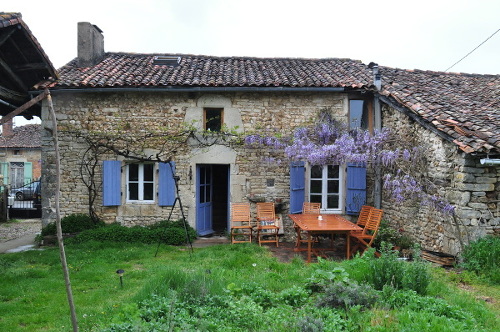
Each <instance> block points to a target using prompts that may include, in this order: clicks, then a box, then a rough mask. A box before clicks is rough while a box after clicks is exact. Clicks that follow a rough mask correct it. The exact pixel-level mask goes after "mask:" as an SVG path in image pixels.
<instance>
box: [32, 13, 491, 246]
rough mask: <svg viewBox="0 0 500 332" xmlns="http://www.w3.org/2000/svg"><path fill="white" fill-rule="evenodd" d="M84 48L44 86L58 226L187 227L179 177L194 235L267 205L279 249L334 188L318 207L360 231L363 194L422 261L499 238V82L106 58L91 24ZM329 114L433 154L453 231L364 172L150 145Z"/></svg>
mask: <svg viewBox="0 0 500 332" xmlns="http://www.w3.org/2000/svg"><path fill="white" fill-rule="evenodd" d="M78 37H79V42H78V44H79V49H78V57H77V58H76V59H74V60H72V61H70V62H69V63H68V64H67V65H65V66H63V67H62V68H60V69H59V71H58V74H59V76H60V79H59V80H54V81H49V82H46V83H45V84H44V85H41V86H42V87H48V88H49V89H50V92H51V95H52V99H53V107H54V110H55V112H56V114H57V124H58V131H59V144H60V150H61V169H62V171H61V181H62V182H61V204H60V205H61V208H62V214H63V215H67V214H71V213H88V211H89V206H93V209H94V211H95V213H96V214H97V215H98V216H99V217H100V218H102V219H104V220H105V221H107V222H119V223H122V224H124V225H137V224H150V223H154V222H157V221H159V220H162V219H166V218H167V216H168V215H169V213H170V212H171V211H174V216H175V217H179V216H180V210H179V207H178V206H175V207H174V209H173V210H172V205H173V204H174V203H175V197H176V190H175V181H174V180H173V178H172V169H171V168H170V165H175V174H176V175H177V176H178V177H179V180H178V184H179V194H180V195H179V196H180V197H181V200H182V205H183V207H184V209H185V211H186V214H187V220H188V222H189V224H190V225H191V226H193V227H194V228H195V229H196V230H197V231H198V233H199V234H200V235H210V234H213V233H221V232H224V231H225V230H226V229H227V228H228V214H229V209H230V203H231V202H247V201H249V200H250V201H255V200H257V199H265V200H267V201H275V202H279V203H280V207H281V208H282V211H281V212H282V213H281V217H282V223H283V227H282V228H283V229H282V230H283V233H284V236H285V237H292V236H293V228H292V225H291V221H290V220H289V218H288V217H287V214H288V213H290V212H297V211H296V210H297V209H298V207H299V206H301V202H302V201H303V200H308V199H309V197H310V195H311V190H310V183H311V181H312V180H311V179H312V178H314V180H315V181H321V182H322V183H327V182H328V181H330V183H334V185H332V186H330V187H328V189H327V190H326V191H325V192H324V193H323V194H322V197H321V199H322V202H323V203H324V204H323V205H322V207H323V210H324V212H325V213H339V214H346V213H347V214H353V216H352V217H353V218H356V216H355V214H356V207H354V208H353V207H352V206H353V204H352V202H350V200H352V197H353V192H355V191H356V190H357V191H359V190H361V191H365V192H366V200H367V202H368V203H369V204H373V205H377V206H380V207H381V208H383V209H384V211H385V214H384V219H387V220H388V221H390V222H391V223H392V224H393V225H394V226H395V227H399V228H403V229H404V230H405V231H407V232H408V233H409V234H411V236H412V237H413V238H414V239H415V240H416V241H417V242H419V243H420V244H422V246H423V248H424V249H428V250H433V251H440V252H446V253H451V254H456V253H458V252H459V251H460V250H461V247H460V245H461V242H464V241H465V242H467V241H469V240H470V239H474V238H476V237H479V236H484V235H485V234H492V233H495V232H498V229H499V228H498V225H499V223H500V210H499V208H498V206H499V203H500V194H499V189H500V165H499V164H500V159H498V158H499V157H500V109H499V106H500V100H499V98H498V96H499V95H500V77H499V76H495V75H472V74H453V73H440V72H429V71H417V70H414V71H410V70H402V69H393V68H387V67H382V66H381V67H379V66H378V65H374V64H370V65H365V64H363V63H361V62H359V61H355V60H350V59H335V58H331V59H296V58H250V57H214V56H201V55H187V54H135V53H111V52H105V51H104V38H103V35H102V31H100V29H99V28H98V27H96V26H94V25H92V24H90V23H79V33H78ZM49 106H50V105H49V104H48V103H47V102H46V101H44V102H43V105H42V123H43V126H44V127H45V129H46V130H43V133H42V160H43V165H44V175H43V177H42V184H43V186H42V188H43V193H42V194H43V195H42V196H43V202H42V205H43V222H44V223H48V222H50V221H53V219H54V207H53V196H54V184H53V179H54V167H53V165H54V158H55V155H54V149H53V144H52V128H51V124H50V123H51V122H50V117H49ZM322 109H328V110H329V112H331V114H332V115H333V116H334V117H335V118H337V119H339V120H343V121H345V122H348V123H351V124H352V125H356V126H362V127H365V128H368V129H373V128H382V127H389V128H392V129H393V130H396V131H397V132H399V133H400V135H401V139H402V140H404V139H405V138H408V139H409V138H412V139H416V140H417V141H418V142H419V143H420V144H422V145H424V146H426V150H427V151H428V154H429V155H428V161H429V163H430V164H429V167H430V169H431V172H430V174H431V175H430V176H431V177H432V178H433V180H434V182H435V183H437V184H438V185H439V186H440V193H441V194H442V195H443V196H445V197H446V198H447V199H448V200H449V201H450V202H451V203H453V204H454V205H455V206H456V211H457V218H456V220H450V219H449V218H446V217H442V216H440V215H439V214H437V213H436V212H435V211H432V210H430V209H429V208H428V207H426V206H414V205H402V206H401V205H395V204H394V203H393V202H391V201H389V200H387V199H386V198H384V195H383V194H382V193H383V189H382V188H381V187H380V186H379V185H377V184H374V183H371V182H370V181H368V182H367V181H366V174H365V173H364V172H363V169H357V168H355V167H349V166H346V165H325V166H323V167H321V168H320V169H319V172H318V169H317V168H313V167H310V166H308V165H303V164H300V163H295V164H292V165H289V164H285V163H279V162H272V161H271V160H270V161H268V162H265V161H262V159H261V156H259V155H258V154H257V153H256V151H254V150H251V149H247V148H245V147H244V146H243V145H238V144H226V143H225V142H223V141H218V140H215V138H213V137H212V136H210V135H208V136H204V137H190V138H189V139H188V140H186V142H187V143H186V144H183V145H182V146H181V145H179V146H178V147H177V148H176V149H173V148H172V149H170V150H169V151H170V154H168V153H166V149H167V148H166V147H164V146H163V145H162V144H163V143H162V142H163V141H162V140H161V139H160V138H158V137H155V136H154V133H157V132H162V131H163V132H168V133H175V132H176V131H177V132H180V131H181V128H184V127H183V124H185V123H188V124H190V126H192V128H195V129H200V130H207V131H213V132H214V133H216V132H218V131H219V130H220V129H221V128H222V127H226V128H234V131H235V132H237V133H238V132H239V133H253V132H264V131H275V132H281V133H290V132H291V131H292V130H293V128H296V127H298V126H301V125H304V124H307V123H309V122H310V121H311V119H314V118H315V117H316V116H317V114H318V112H319V111H320V110H322ZM356 119H362V121H358V120H356ZM354 122H359V123H357V124H353V123H354ZM169 135H170V134H169ZM146 138H148V139H151V138H153V141H154V142H155V143H154V144H149V143H146ZM174 138H176V137H174V135H172V140H173V139H174ZM211 140H213V141H211ZM195 141H198V143H199V142H200V141H203V142H204V143H207V142H209V143H210V142H212V143H213V144H201V145H200V144H196V142H195ZM141 144H142V145H141ZM138 147H139V151H136V152H135V154H134V155H132V154H131V153H128V152H130V151H131V150H133V149H138ZM138 155H140V156H139V157H138ZM160 155H162V156H168V159H167V157H165V158H163V159H162V158H159V157H158V156H160ZM141 156H142V157H141ZM168 161H171V164H169V163H167V162H168ZM366 183H368V186H366ZM297 189H298V190H297Z"/></svg>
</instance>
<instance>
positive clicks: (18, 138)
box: [0, 121, 42, 188]
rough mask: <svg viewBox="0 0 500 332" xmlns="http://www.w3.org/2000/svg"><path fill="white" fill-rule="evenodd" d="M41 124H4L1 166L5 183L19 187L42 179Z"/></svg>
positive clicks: (1, 143) (0, 156) (0, 146)
mask: <svg viewBox="0 0 500 332" xmlns="http://www.w3.org/2000/svg"><path fill="white" fill-rule="evenodd" d="M40 128H41V127H40V125H39V124H29V125H26V126H19V127H13V124H12V121H9V122H7V123H4V124H3V126H2V136H1V138H2V139H1V140H0V158H1V159H0V160H2V161H1V162H0V166H1V173H0V174H2V175H3V182H4V184H5V185H10V186H11V188H18V187H21V186H23V185H25V184H27V183H30V182H32V181H35V180H38V179H40V177H41V175H42V160H41V158H42V145H41V139H40V133H41V130H40Z"/></svg>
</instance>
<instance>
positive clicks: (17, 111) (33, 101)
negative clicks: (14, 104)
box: [0, 89, 49, 124]
mask: <svg viewBox="0 0 500 332" xmlns="http://www.w3.org/2000/svg"><path fill="white" fill-rule="evenodd" d="M47 95H49V90H47V89H46V90H44V91H43V92H42V93H40V94H39V95H38V96H36V97H35V98H33V99H31V100H30V101H28V102H27V103H25V104H23V105H21V106H19V107H18V108H16V109H15V110H13V111H12V112H10V113H9V114H7V115H5V116H3V117H2V118H1V119H0V124H4V123H5V122H7V121H9V120H11V119H12V118H14V117H15V116H17V115H19V114H21V113H22V112H23V111H25V110H27V109H28V108H30V107H31V106H33V105H35V104H36V103H38V102H39V101H41V100H42V99H44V98H45V97H47Z"/></svg>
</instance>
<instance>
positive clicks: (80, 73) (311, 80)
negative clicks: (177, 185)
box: [50, 53, 500, 153]
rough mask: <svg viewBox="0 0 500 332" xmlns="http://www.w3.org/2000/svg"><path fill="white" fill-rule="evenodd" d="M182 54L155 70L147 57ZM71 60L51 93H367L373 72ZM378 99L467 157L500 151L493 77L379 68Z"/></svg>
mask: <svg viewBox="0 0 500 332" xmlns="http://www.w3.org/2000/svg"><path fill="white" fill-rule="evenodd" d="M157 55H162V56H175V57H181V61H180V63H179V65H175V66H169V65H157V64H154V63H153V60H154V57H155V56H157ZM76 63H77V62H76V59H74V60H73V61H71V62H70V63H68V64H67V65H66V66H64V67H62V68H60V70H59V74H60V80H59V81H57V82H54V83H51V85H50V86H51V88H52V89H67V88H76V89H78V88H114V87H117V88H120V87H188V88H189V87H297V88H307V87H314V88H323V87H339V88H365V89H373V84H372V82H373V81H372V73H371V71H370V69H369V68H368V67H367V66H365V65H364V64H362V63H361V62H360V61H355V60H350V59H336V58H331V59H300V58H252V57H213V56H203V55H186V54H135V53H106V55H105V57H104V59H103V60H102V61H101V62H99V63H98V64H96V65H95V66H93V67H85V68H78V67H77V66H76ZM380 74H381V75H382V89H381V94H383V95H385V96H388V97H390V98H393V99H394V100H395V101H396V102H398V103H400V104H401V105H402V106H404V107H406V108H407V109H409V110H410V111H412V112H414V113H416V114H418V115H419V116H420V117H422V118H423V119H425V120H426V121H427V122H428V123H430V124H432V125H434V126H435V127H436V128H437V129H438V130H440V131H442V132H444V133H446V134H447V135H449V136H450V138H451V140H452V141H454V142H455V143H456V144H457V145H458V147H459V148H460V149H462V150H463V151H465V152H467V153H472V152H478V153H490V152H491V153H493V152H494V153H500V110H499V106H500V100H499V97H498V96H499V95H500V76H498V75H475V74H454V73H443V72H431V71H420V70H402V69H395V68H389V67H380Z"/></svg>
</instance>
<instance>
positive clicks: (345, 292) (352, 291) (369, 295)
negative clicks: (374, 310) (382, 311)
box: [317, 281, 378, 308]
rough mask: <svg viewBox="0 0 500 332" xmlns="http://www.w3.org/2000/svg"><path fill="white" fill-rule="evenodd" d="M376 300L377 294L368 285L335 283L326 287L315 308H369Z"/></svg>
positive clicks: (353, 282)
mask: <svg viewBox="0 0 500 332" xmlns="http://www.w3.org/2000/svg"><path fill="white" fill-rule="evenodd" d="M377 299H378V294H377V292H376V291H375V290H374V289H373V288H372V287H371V286H370V285H367V284H363V285H360V284H358V283H356V282H355V281H351V282H349V283H344V282H335V283H333V284H331V285H329V286H328V287H326V289H325V291H324V294H322V295H321V296H320V297H319V298H318V303H317V306H318V307H323V306H329V307H334V308H347V307H352V306H358V305H359V306H362V307H366V308H370V307H371V306H372V305H373V304H375V302H376V301H377Z"/></svg>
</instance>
